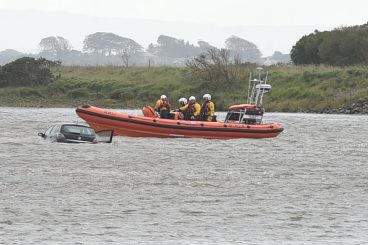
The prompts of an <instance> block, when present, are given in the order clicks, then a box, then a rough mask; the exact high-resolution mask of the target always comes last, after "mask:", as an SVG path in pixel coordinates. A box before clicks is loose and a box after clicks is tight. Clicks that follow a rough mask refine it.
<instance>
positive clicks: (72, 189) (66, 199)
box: [0, 108, 368, 244]
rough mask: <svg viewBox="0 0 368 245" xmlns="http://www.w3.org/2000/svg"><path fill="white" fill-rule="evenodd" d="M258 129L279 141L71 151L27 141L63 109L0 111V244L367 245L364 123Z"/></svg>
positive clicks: (121, 143) (151, 142) (271, 116)
mask: <svg viewBox="0 0 368 245" xmlns="http://www.w3.org/2000/svg"><path fill="white" fill-rule="evenodd" d="M129 112H130V113H134V114H139V113H140V112H139V111H129ZM219 117H220V118H223V117H224V114H221V113H220V116H219ZM264 119H265V121H267V122H273V121H275V122H280V123H281V124H282V125H283V126H284V127H285V131H284V132H283V133H282V134H281V135H280V136H279V137H277V138H273V139H258V140H255V139H235V140H206V139H158V138H129V137H116V138H114V140H113V143H112V144H97V145H83V144H81V145H74V144H59V143H49V142H45V141H44V140H42V139H41V138H39V137H38V136H37V133H38V132H43V131H44V130H46V128H47V127H48V126H50V125H52V124H53V123H58V122H71V121H79V122H81V119H79V118H78V117H77V116H76V114H75V113H74V109H43V108H41V109H29V108H0V169H1V171H0V243H4V244H50V243H52V244H54V243H57V244H69V243H86V244H94V243H100V244H101V243H116V244H364V243H367V241H368V203H367V201H368V160H367V159H368V150H367V147H368V141H367V137H368V133H367V132H368V123H367V122H368V116H352V115H317V114H282V113H268V114H266V116H265V118H264Z"/></svg>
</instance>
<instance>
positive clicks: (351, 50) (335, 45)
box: [290, 23, 368, 66]
mask: <svg viewBox="0 0 368 245" xmlns="http://www.w3.org/2000/svg"><path fill="white" fill-rule="evenodd" d="M290 56H291V59H292V61H293V63H294V64H296V65H301V64H316V65H319V64H326V65H332V66H350V65H367V64H368V23H367V24H364V25H356V26H349V27H340V28H336V29H334V30H332V31H324V32H319V31H318V30H316V31H314V33H311V34H309V35H306V36H303V37H302V38H301V39H300V40H299V41H297V43H296V44H295V45H294V46H293V48H292V50H291V53H290Z"/></svg>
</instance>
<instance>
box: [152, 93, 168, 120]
mask: <svg viewBox="0 0 368 245" xmlns="http://www.w3.org/2000/svg"><path fill="white" fill-rule="evenodd" d="M155 111H157V112H158V113H159V114H160V118H167V119H170V102H169V99H168V98H167V96H166V95H164V94H163V95H161V97H160V99H159V100H157V102H156V105H155Z"/></svg>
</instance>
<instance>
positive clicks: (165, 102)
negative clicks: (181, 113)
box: [160, 100, 170, 111]
mask: <svg viewBox="0 0 368 245" xmlns="http://www.w3.org/2000/svg"><path fill="white" fill-rule="evenodd" d="M160 111H170V102H169V101H168V100H162V106H161V108H160Z"/></svg>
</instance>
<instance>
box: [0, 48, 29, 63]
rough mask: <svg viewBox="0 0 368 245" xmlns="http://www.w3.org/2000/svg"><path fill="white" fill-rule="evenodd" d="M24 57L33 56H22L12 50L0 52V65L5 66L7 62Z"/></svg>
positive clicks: (22, 54)
mask: <svg viewBox="0 0 368 245" xmlns="http://www.w3.org/2000/svg"><path fill="white" fill-rule="evenodd" d="M25 56H33V55H30V54H24V53H21V52H19V51H16V50H14V49H6V50H4V51H0V65H5V64H7V63H9V62H12V61H14V60H16V59H19V58H21V57H25Z"/></svg>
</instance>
